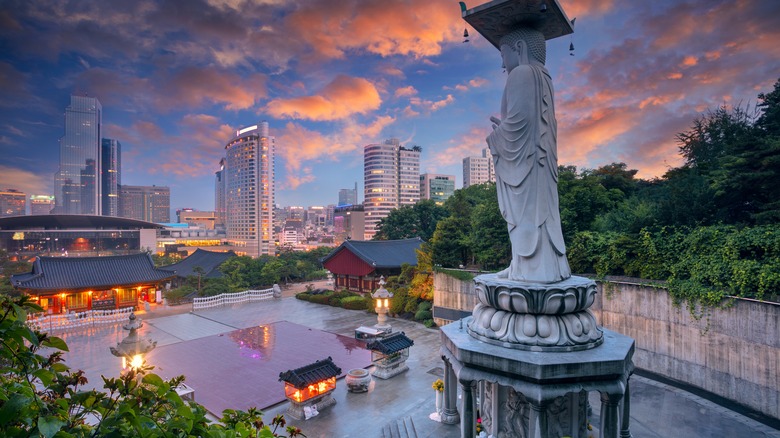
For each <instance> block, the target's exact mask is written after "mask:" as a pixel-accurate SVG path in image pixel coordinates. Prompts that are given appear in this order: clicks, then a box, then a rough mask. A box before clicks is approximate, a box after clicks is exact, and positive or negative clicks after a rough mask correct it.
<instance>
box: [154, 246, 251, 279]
mask: <svg viewBox="0 0 780 438" xmlns="http://www.w3.org/2000/svg"><path fill="white" fill-rule="evenodd" d="M233 257H236V253H234V252H233V251H227V252H218V251H206V250H203V249H200V248H198V249H196V250H195V252H194V253H192V254H190V255H189V256H188V257H186V258H185V259H184V260H182V261H180V262H178V263H174V264H172V265H168V266H163V267H161V268H160V269H163V270H166V271H171V273H173V274H174V275H175V278H174V279H173V283H174V284H173V286H174V287H178V286H179V285H181V284H183V283H184V281H185V280H186V279H187V277H190V276H196V277H197V276H198V274H199V273H198V271H200V275H201V278H202V279H207V278H219V277H222V275H223V274H222V271H220V270H219V267H220V265H222V263H225V262H226V261H227V260H228V259H230V258H233ZM198 268H200V269H198Z"/></svg>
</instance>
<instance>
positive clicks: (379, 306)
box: [371, 276, 393, 332]
mask: <svg viewBox="0 0 780 438" xmlns="http://www.w3.org/2000/svg"><path fill="white" fill-rule="evenodd" d="M371 298H374V299H375V300H376V307H375V309H374V310H376V325H374V327H376V329H377V330H379V331H382V332H389V331H391V330H392V327H391V326H390V324H388V323H387V312H388V310H389V309H390V298H393V294H392V292H390V291H388V290H387V289H385V277H384V276H382V277H379V289H377V290H376V292H374V293H373V294H371Z"/></svg>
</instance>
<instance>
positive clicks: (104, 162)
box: [100, 138, 122, 216]
mask: <svg viewBox="0 0 780 438" xmlns="http://www.w3.org/2000/svg"><path fill="white" fill-rule="evenodd" d="M100 155H101V157H100V158H101V165H100V179H101V182H100V187H101V193H100V196H101V198H102V203H103V210H102V214H103V216H119V186H120V185H122V144H121V143H119V142H118V141H117V140H114V139H111V138H104V139H103V140H102V142H101V147H100Z"/></svg>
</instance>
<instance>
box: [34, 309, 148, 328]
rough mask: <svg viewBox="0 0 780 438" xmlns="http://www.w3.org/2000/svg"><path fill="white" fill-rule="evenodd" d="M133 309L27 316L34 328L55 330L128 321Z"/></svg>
mask: <svg viewBox="0 0 780 438" xmlns="http://www.w3.org/2000/svg"><path fill="white" fill-rule="evenodd" d="M133 310H134V309H133V308H132V307H125V308H122V309H111V310H87V311H85V312H72V313H63V314H57V315H43V314H35V315H30V317H29V318H27V326H28V327H30V328H31V329H33V330H39V331H42V332H53V331H56V330H68V329H72V328H81V327H95V326H98V325H106V324H117V323H121V322H126V321H127V318H128V317H129V316H130V314H131V313H133Z"/></svg>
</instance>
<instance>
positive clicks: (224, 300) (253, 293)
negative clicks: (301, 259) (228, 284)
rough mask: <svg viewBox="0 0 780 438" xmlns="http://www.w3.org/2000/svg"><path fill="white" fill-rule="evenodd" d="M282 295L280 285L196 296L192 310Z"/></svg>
mask: <svg viewBox="0 0 780 438" xmlns="http://www.w3.org/2000/svg"><path fill="white" fill-rule="evenodd" d="M281 296H282V290H281V288H279V285H277V284H275V285H274V287H272V288H269V289H261V290H245V291H243V292H234V293H224V294H219V295H214V296H211V297H203V298H195V299H193V300H192V310H193V311H195V310H201V309H209V308H211V307H219V306H224V305H228V304H240V303H245V302H247V301H261V300H268V299H271V298H279V297H281Z"/></svg>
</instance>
